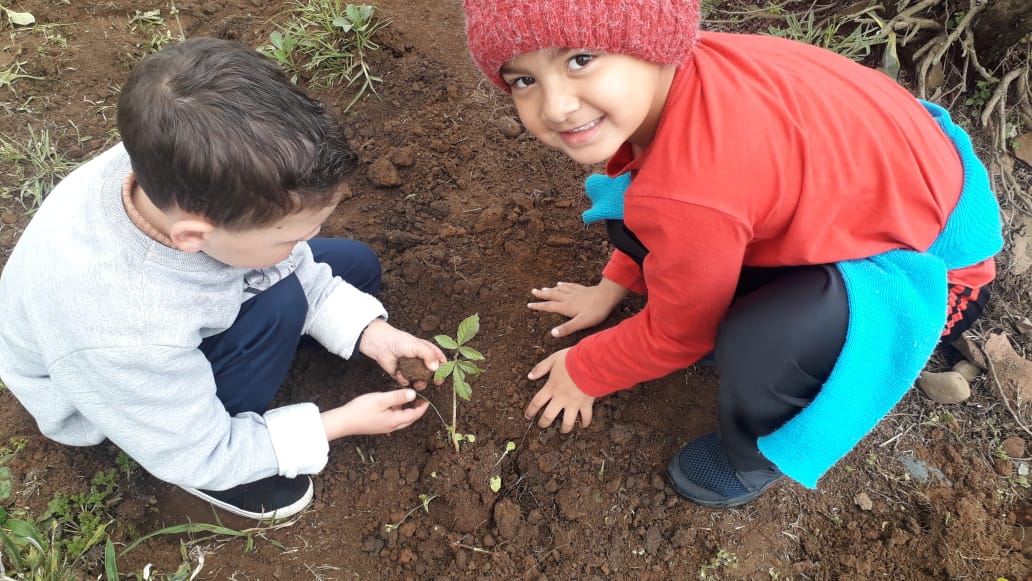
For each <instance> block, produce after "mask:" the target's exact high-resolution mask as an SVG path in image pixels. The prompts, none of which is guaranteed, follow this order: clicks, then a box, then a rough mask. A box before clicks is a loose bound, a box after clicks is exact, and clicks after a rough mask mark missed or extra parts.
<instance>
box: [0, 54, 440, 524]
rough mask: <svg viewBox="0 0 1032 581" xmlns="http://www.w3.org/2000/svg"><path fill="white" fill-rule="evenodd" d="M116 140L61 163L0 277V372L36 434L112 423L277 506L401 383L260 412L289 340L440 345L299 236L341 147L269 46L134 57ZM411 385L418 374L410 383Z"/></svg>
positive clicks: (237, 499)
mask: <svg viewBox="0 0 1032 581" xmlns="http://www.w3.org/2000/svg"><path fill="white" fill-rule="evenodd" d="M118 129H119V132H120V133H121V137H122V139H123V142H122V143H121V144H119V145H116V146H114V147H112V148H111V149H109V150H108V151H106V152H104V153H102V154H101V155H99V156H98V157H97V158H95V159H93V160H92V161H89V162H87V163H86V164H84V165H83V166H82V167H80V168H78V169H77V170H75V171H74V172H73V173H72V174H71V175H69V176H68V177H67V178H65V179H64V180H63V181H62V182H61V183H60V184H58V186H57V187H56V188H54V191H53V192H52V193H51V194H50V195H49V197H48V198H47V199H46V201H45V202H44V203H43V204H42V206H41V207H40V209H39V211H38V212H37V213H36V215H35V216H34V217H33V219H32V221H31V222H30V224H29V226H28V227H27V228H26V230H25V232H24V234H23V235H22V237H21V239H20V240H19V242H18V244H17V246H16V247H15V249H14V251H13V253H12V254H11V256H10V259H9V260H8V262H7V265H6V267H5V268H4V270H3V273H2V277H0V321H3V325H0V377H2V378H3V381H4V383H6V384H7V386H8V387H9V388H10V389H11V392H12V393H13V394H14V395H15V397H17V398H18V399H19V401H20V402H21V403H22V404H23V405H24V406H25V408H26V409H27V410H28V411H29V413H31V414H32V415H33V417H34V418H35V420H36V422H37V424H38V425H39V428H40V430H41V431H42V432H43V434H45V435H46V436H48V437H50V438H53V439H54V440H57V441H59V442H62V443H65V444H69V445H73V446H88V445H93V444H97V443H100V442H101V441H103V440H104V439H105V438H107V439H109V440H111V441H112V442H113V443H115V444H116V445H118V446H119V447H120V448H122V450H124V451H125V452H126V453H127V454H129V455H130V456H131V457H132V458H134V459H135V460H136V461H137V462H138V463H139V464H140V465H141V466H142V467H143V468H144V469H146V470H147V471H149V472H150V473H151V474H153V475H155V476H156V477H158V478H161V479H162V480H165V481H168V482H171V483H173V484H176V485H179V486H181V487H184V488H185V489H186V490H187V491H189V492H190V493H192V494H194V495H196V496H199V497H201V498H203V499H205V500H207V501H209V502H211V503H212V504H214V505H216V506H219V507H221V508H223V509H225V510H228V511H230V512H232V513H235V514H238V515H241V516H245V517H249V518H254V519H266V518H272V517H275V518H282V517H288V516H291V515H293V514H296V513H297V512H299V511H301V510H302V509H304V508H305V507H306V506H307V505H308V503H309V501H310V500H311V499H312V490H313V487H312V481H311V478H310V477H308V476H307V474H314V473H317V472H319V471H320V470H322V468H323V467H324V466H325V465H326V462H327V455H328V451H329V445H328V442H329V441H332V440H334V439H336V438H340V437H343V436H348V435H356V434H382V433H389V432H391V431H393V430H397V429H401V428H404V427H407V426H408V425H410V424H411V423H413V422H414V421H416V420H417V419H419V417H420V416H422V415H423V413H424V412H425V411H426V405H425V404H424V405H416V406H407V405H406V404H408V403H410V402H412V401H413V400H414V399H415V392H414V391H413V390H412V389H400V390H396V391H389V392H378V393H368V394H364V395H361V396H358V397H356V398H354V399H353V400H351V401H350V402H348V403H347V404H345V405H343V406H340V407H336V408H332V409H328V410H326V411H322V412H321V413H320V411H319V409H318V408H317V407H316V406H315V404H312V403H301V404H294V405H288V406H284V407H279V408H275V409H267V408H268V406H269V403H270V401H271V400H272V399H273V397H274V396H275V395H276V392H277V391H278V390H279V387H280V385H281V383H282V382H283V380H284V378H285V377H286V374H287V371H288V368H289V367H290V364H291V361H292V359H293V356H294V353H295V350H296V348H297V346H298V341H299V339H300V337H301V336H302V335H309V336H311V337H313V338H314V339H316V340H317V341H318V342H320V343H321V344H322V345H323V346H325V347H326V348H327V349H329V350H330V351H332V352H333V353H336V354H337V355H340V356H341V357H344V358H350V357H352V356H354V355H357V354H358V353H363V354H365V355H366V356H368V357H370V358H372V359H373V360H375V361H376V362H377V363H378V364H379V365H380V366H381V367H382V368H383V369H384V370H385V371H387V373H389V374H391V375H392V376H394V377H395V379H396V380H397V382H398V383H399V384H401V385H403V386H405V385H408V384H409V382H408V380H406V379H405V378H404V377H403V376H402V375H401V374H400V373H397V362H398V358H399V357H417V358H419V359H421V360H422V361H423V362H424V364H425V365H426V366H427V367H428V368H430V369H436V368H437V367H438V365H439V364H440V363H442V362H444V361H446V359H445V357H444V354H443V353H442V352H441V351H440V350H439V349H438V348H437V347H435V346H434V345H432V344H431V343H429V342H428V341H424V340H421V339H417V338H415V337H413V336H412V335H410V334H408V333H405V332H402V331H399V330H397V329H395V328H393V327H392V326H391V325H389V324H388V323H386V322H385V318H386V315H387V313H386V311H384V308H383V307H382V306H381V304H380V302H379V301H377V299H375V298H374V297H373V295H372V293H375V292H376V291H377V290H378V288H379V284H380V264H379V261H378V259H377V257H376V255H375V254H374V253H373V252H372V250H371V249H370V248H369V247H368V246H366V245H364V244H362V243H359V242H356V241H353V240H344V239H336V240H332V239H318V238H314V236H316V234H318V232H319V228H320V225H321V224H322V223H323V221H324V220H326V218H327V217H328V216H329V215H330V214H331V213H332V212H333V210H334V208H335V207H336V205H337V203H338V202H339V201H340V199H341V197H342V196H343V195H345V194H346V192H347V189H348V185H347V178H348V175H349V174H350V173H351V171H352V169H353V168H354V166H355V163H356V159H357V158H356V155H355V153H354V152H353V151H352V150H351V149H350V147H349V146H348V144H347V143H346V141H345V139H344V136H343V134H342V131H341V128H340V127H338V126H337V124H336V122H335V121H334V120H333V119H332V118H331V116H330V115H329V114H328V113H327V112H326V111H325V110H324V108H323V107H322V106H321V105H320V104H319V103H318V102H316V101H314V100H312V99H310V98H309V97H307V96H306V95H305V94H304V93H303V92H302V91H301V90H300V89H298V88H297V87H296V86H294V85H293V84H292V83H291V82H290V80H289V79H287V77H286V76H285V75H284V74H283V72H282V71H281V70H280V69H279V68H278V67H277V66H276V65H275V64H274V63H273V62H272V61H270V60H269V59H267V58H265V57H263V56H262V55H260V54H259V53H257V52H255V51H254V50H251V49H249V48H247V47H245V46H242V45H240V44H237V43H234V42H230V41H223V40H215V39H192V40H187V41H185V42H183V43H180V44H178V45H175V46H171V47H169V48H166V49H164V50H162V51H160V52H158V53H155V54H152V55H150V56H148V57H147V58H145V59H144V60H143V61H142V62H141V63H140V64H139V65H138V66H137V67H136V68H135V69H134V71H133V72H132V74H131V76H130V78H129V80H128V82H127V83H126V84H125V86H124V87H123V90H122V93H121V96H120V98H119V102H118ZM416 387H422V385H417V386H416Z"/></svg>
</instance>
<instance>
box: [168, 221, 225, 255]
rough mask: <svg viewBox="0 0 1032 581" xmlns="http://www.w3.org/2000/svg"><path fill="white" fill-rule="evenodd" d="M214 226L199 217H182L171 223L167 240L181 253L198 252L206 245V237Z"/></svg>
mask: <svg viewBox="0 0 1032 581" xmlns="http://www.w3.org/2000/svg"><path fill="white" fill-rule="evenodd" d="M214 230H215V226H214V225H213V224H212V223H211V222H209V221H207V220H205V219H204V218H201V217H199V216H184V217H182V218H180V219H178V220H176V221H175V222H173V223H172V226H171V227H170V228H169V238H171V239H172V243H173V244H175V245H176V248H177V249H179V250H182V251H183V252H200V251H201V250H204V249H205V247H206V246H207V243H208V235H209V234H211V233H212V231H214Z"/></svg>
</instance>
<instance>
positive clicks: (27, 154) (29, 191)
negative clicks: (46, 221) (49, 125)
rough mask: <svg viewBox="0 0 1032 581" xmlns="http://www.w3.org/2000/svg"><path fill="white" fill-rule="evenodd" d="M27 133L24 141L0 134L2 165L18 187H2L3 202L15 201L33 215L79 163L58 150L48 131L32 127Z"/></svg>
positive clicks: (0, 162)
mask: <svg viewBox="0 0 1032 581" xmlns="http://www.w3.org/2000/svg"><path fill="white" fill-rule="evenodd" d="M28 130H29V136H28V139H26V140H25V141H24V142H18V141H14V140H12V139H9V138H7V137H5V136H3V135H0V164H3V166H4V170H3V171H4V173H5V174H6V175H7V176H8V177H10V178H11V181H12V182H13V183H14V184H15V185H14V186H3V187H2V188H0V199H16V200H18V202H19V203H20V204H21V206H22V208H24V209H25V211H26V213H28V214H32V213H33V212H35V211H36V209H37V208H39V205H40V204H41V203H42V202H43V198H45V197H46V196H47V194H49V193H50V191H51V190H53V189H54V186H56V185H57V183H58V182H59V181H61V180H62V179H64V177H65V176H67V175H68V174H69V173H70V172H71V171H72V169H74V168H75V167H76V166H77V165H78V163H77V162H74V161H71V160H69V159H67V158H66V157H65V156H64V155H63V154H62V153H59V152H58V151H57V149H56V148H55V147H54V144H53V142H52V140H51V138H50V132H49V131H48V130H46V129H41V130H38V131H37V130H36V129H34V128H33V127H32V126H31V125H30V126H29V127H28Z"/></svg>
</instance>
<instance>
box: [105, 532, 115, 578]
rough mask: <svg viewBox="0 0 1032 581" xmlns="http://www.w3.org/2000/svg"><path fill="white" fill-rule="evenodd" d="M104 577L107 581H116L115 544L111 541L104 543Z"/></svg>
mask: <svg viewBox="0 0 1032 581" xmlns="http://www.w3.org/2000/svg"><path fill="white" fill-rule="evenodd" d="M104 575H105V576H106V577H107V579H108V581H118V565H117V564H116V563H115V544H114V543H112V542H111V539H110V538H109V539H107V541H106V542H105V543H104Z"/></svg>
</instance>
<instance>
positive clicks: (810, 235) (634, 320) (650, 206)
mask: <svg viewBox="0 0 1032 581" xmlns="http://www.w3.org/2000/svg"><path fill="white" fill-rule="evenodd" d="M606 170H607V173H608V174H609V175H610V176H616V175H619V174H622V173H625V172H628V171H630V172H632V177H633V179H632V181H631V185H630V187H629V188H628V189H627V191H626V194H625V198H624V222H625V224H626V225H627V227H628V228H629V229H630V230H631V231H633V232H634V233H635V235H636V236H637V237H638V239H639V240H640V241H641V242H642V244H643V245H644V246H645V247H646V248H648V249H649V254H648V255H647V256H646V258H645V262H644V265H643V266H642V267H641V268H639V267H638V265H637V264H636V263H635V262H634V261H632V260H631V259H630V258H629V257H627V256H626V255H624V254H623V253H622V252H620V251H616V252H615V253H614V254H613V257H612V259H611V260H610V262H609V264H608V265H607V266H606V268H605V270H604V271H603V275H604V276H605V277H607V278H609V279H611V280H613V281H615V282H617V283H619V284H621V285H623V286H624V287H626V288H629V289H631V290H633V291H635V292H640V293H645V292H647V294H648V302H647V304H646V306H645V308H644V309H643V310H642V311H641V312H640V313H638V314H636V315H634V316H633V317H631V318H629V319H627V320H625V321H623V322H621V323H620V324H619V325H617V326H615V327H612V328H610V329H607V330H604V331H601V332H599V333H596V334H594V335H592V336H590V337H587V338H586V339H584V340H582V341H581V342H580V343H578V344H577V345H576V346H575V347H574V348H573V349H572V350H571V351H570V353H569V355H568V357H567V361H566V365H567V369H568V371H569V373H570V377H571V378H572V379H573V381H574V382H575V383H576V384H577V386H578V387H579V388H580V389H581V390H582V391H583V392H585V393H586V394H588V395H592V396H601V395H605V394H608V393H612V392H614V391H617V390H620V389H625V388H628V387H631V386H633V385H635V384H637V383H640V382H643V381H647V380H650V379H654V378H657V377H661V376H664V375H666V374H668V373H671V372H673V371H676V370H678V369H683V368H685V367H687V366H689V365H691V364H692V363H694V362H695V361H696V360H697V359H698V358H699V357H700V356H702V355H703V354H705V353H706V352H708V351H709V350H711V349H712V348H713V341H714V339H715V336H716V332H717V325H718V323H719V322H720V321H721V319H723V317H724V315H725V313H726V311H727V308H728V306H729V305H730V303H731V299H732V296H733V293H734V290H735V287H736V285H737V282H738V276H739V273H740V272H741V268H742V266H759V267H774V266H798V265H808V264H825V263H832V262H838V261H842V260H849V259H855V258H864V257H868V256H873V255H875V254H879V253H881V252H885V251H887V250H891V249H896V248H906V249H914V250H919V251H923V250H926V249H927V248H928V247H929V246H930V245H931V243H932V241H933V240H934V239H935V238H936V236H937V235H938V234H939V232H940V231H941V230H942V228H943V226H944V224H945V223H946V219H947V217H948V216H949V214H950V212H951V211H952V210H953V207H954V206H955V205H956V203H957V200H958V198H959V196H960V191H961V187H962V180H963V173H962V168H961V163H960V159H959V157H958V155H957V152H956V150H955V149H954V147H953V144H952V143H951V142H950V141H949V139H948V138H947V137H946V136H945V135H944V134H943V133H942V131H941V130H940V129H939V127H938V126H937V124H936V123H935V121H934V120H933V119H932V117H931V116H930V115H929V114H928V113H927V112H926V111H925V109H924V108H923V107H922V106H921V104H920V103H919V102H918V101H917V100H916V99H915V98H914V97H913V96H912V95H911V94H910V93H908V92H907V91H906V90H905V89H903V88H902V87H900V86H899V85H897V84H896V83H895V82H894V81H892V80H891V79H889V78H888V77H886V76H885V75H883V74H882V73H880V72H879V71H876V70H873V69H869V68H867V67H864V66H862V65H859V64H857V63H854V62H852V61H850V60H848V59H846V58H843V57H841V56H839V55H836V54H834V53H832V52H830V51H827V50H823V49H819V48H815V47H812V46H809V45H806V44H802V43H797V42H793V41H787V40H783V39H778V38H772V37H766V36H753V35H734V34H722V33H705V34H703V35H702V38H701V41H700V43H699V46H698V48H697V49H696V52H695V55H694V56H693V58H692V59H691V60H690V61H689V62H688V63H686V64H685V65H684V66H683V67H681V68H680V69H679V70H678V71H677V73H676V75H675V77H674V81H673V84H672V86H671V89H670V93H669V95H668V97H667V101H666V104H665V106H664V109H663V114H662V118H661V120H660V122H659V125H658V128H657V130H656V134H655V137H654V138H653V140H652V142H651V143H650V144H649V146H648V147H647V148H645V149H644V150H643V151H642V152H641V154H640V155H639V156H638V157H636V158H635V157H634V156H633V154H632V153H631V149H630V146H629V144H624V146H623V147H622V148H621V149H620V150H619V151H618V152H617V153H616V155H614V156H613V158H612V159H610V160H609V163H608V165H607V167H606ZM994 275H995V268H994V263H993V261H992V260H988V261H986V262H984V263H980V264H978V265H975V266H973V267H969V268H966V269H963V270H958V271H953V272H951V273H950V282H952V283H958V284H964V285H966V286H971V287H978V286H982V285H984V284H986V283H988V282H989V281H990V280H992V278H993V276H994ZM945 308H946V307H945V305H943V309H944V310H945Z"/></svg>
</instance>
